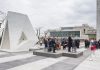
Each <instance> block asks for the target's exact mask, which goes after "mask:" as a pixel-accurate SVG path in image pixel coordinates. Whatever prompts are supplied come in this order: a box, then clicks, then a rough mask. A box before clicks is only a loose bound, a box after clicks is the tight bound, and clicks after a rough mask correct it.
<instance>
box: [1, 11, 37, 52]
mask: <svg viewBox="0 0 100 70" xmlns="http://www.w3.org/2000/svg"><path fill="white" fill-rule="evenodd" d="M37 41H38V38H37V36H36V34H35V31H34V30H33V27H32V24H31V23H30V20H29V18H28V16H27V15H24V14H20V13H16V12H11V11H9V12H8V14H7V18H6V24H5V29H4V32H3V36H2V40H1V49H5V50H9V51H11V52H15V51H28V50H29V48H30V47H34V45H35V44H36V42H37Z"/></svg>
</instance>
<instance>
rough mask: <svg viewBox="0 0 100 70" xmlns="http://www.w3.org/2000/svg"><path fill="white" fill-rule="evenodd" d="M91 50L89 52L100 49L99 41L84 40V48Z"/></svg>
mask: <svg viewBox="0 0 100 70" xmlns="http://www.w3.org/2000/svg"><path fill="white" fill-rule="evenodd" d="M89 47H90V48H91V50H95V49H100V40H98V41H97V40H95V39H91V40H85V48H89Z"/></svg>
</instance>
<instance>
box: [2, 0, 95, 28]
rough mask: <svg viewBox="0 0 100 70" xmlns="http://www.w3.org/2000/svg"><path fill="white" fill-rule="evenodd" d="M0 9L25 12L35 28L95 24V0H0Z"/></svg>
mask: <svg viewBox="0 0 100 70" xmlns="http://www.w3.org/2000/svg"><path fill="white" fill-rule="evenodd" d="M0 10H1V11H3V12H5V13H6V12H7V11H14V12H19V13H23V14H27V15H28V16H29V18H30V20H31V23H32V25H33V27H35V28H37V27H42V29H49V28H50V29H51V28H52V29H53V28H58V27H65V26H78V25H81V24H84V23H85V24H89V25H91V26H96V0H0Z"/></svg>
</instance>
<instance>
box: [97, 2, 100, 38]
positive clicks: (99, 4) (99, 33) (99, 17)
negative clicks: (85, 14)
mask: <svg viewBox="0 0 100 70" xmlns="http://www.w3.org/2000/svg"><path fill="white" fill-rule="evenodd" d="M99 39H100V0H97V40H99Z"/></svg>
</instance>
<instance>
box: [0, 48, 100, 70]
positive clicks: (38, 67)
mask: <svg viewBox="0 0 100 70" xmlns="http://www.w3.org/2000/svg"><path fill="white" fill-rule="evenodd" d="M84 50H85V49H84V48H80V49H79V50H78V51H84ZM90 54H91V52H90V51H89V50H86V51H85V52H84V55H83V56H81V57H79V58H70V57H59V58H48V57H42V56H36V55H33V52H31V51H30V52H20V53H7V52H2V51H1V52H0V70H100V66H99V65H100V60H99V59H100V50H97V51H96V52H95V56H94V55H93V60H92V61H91V60H90V58H91V56H90Z"/></svg>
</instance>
